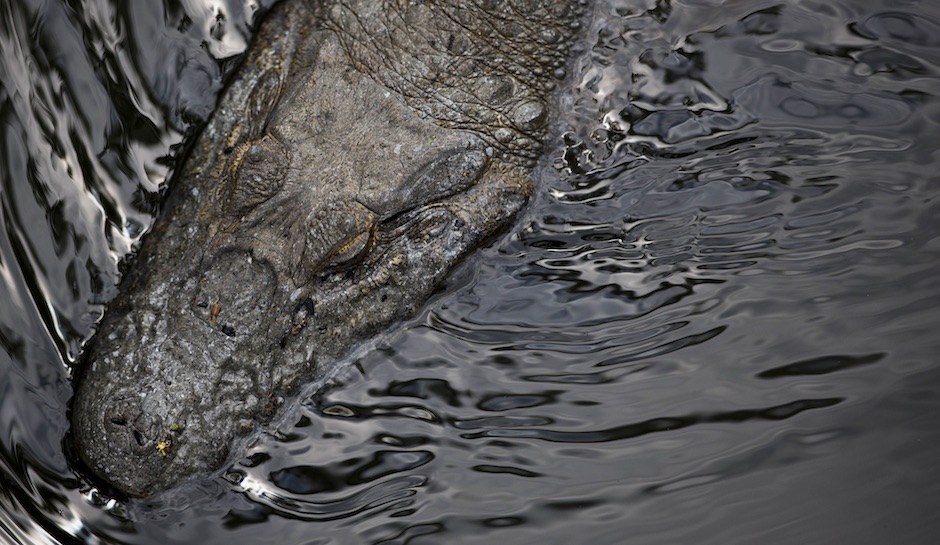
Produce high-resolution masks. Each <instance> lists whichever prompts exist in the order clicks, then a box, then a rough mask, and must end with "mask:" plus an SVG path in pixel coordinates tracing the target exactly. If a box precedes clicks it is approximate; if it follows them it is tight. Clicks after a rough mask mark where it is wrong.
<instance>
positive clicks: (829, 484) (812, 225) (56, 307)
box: [0, 0, 940, 543]
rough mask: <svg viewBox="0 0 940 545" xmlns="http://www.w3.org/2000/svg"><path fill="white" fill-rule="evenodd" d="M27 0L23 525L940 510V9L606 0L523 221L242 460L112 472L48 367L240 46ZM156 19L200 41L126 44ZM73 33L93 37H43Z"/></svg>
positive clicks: (914, 536) (397, 532) (511, 527)
mask: <svg viewBox="0 0 940 545" xmlns="http://www.w3.org/2000/svg"><path fill="white" fill-rule="evenodd" d="M23 5H24V6H26V7H16V8H13V7H4V8H2V9H3V25H4V26H3V27H2V28H0V30H2V32H0V39H2V40H3V42H2V51H3V55H2V57H0V62H2V63H4V65H3V70H0V73H3V74H7V75H5V76H3V79H2V80H0V81H2V83H3V87H2V93H4V94H2V95H0V98H2V100H0V104H2V105H3V109H2V118H0V120H2V123H3V130H4V138H3V150H2V153H3V154H4V155H3V160H2V165H3V168H4V171H3V172H4V174H3V176H4V177H3V184H4V185H3V190H2V194H0V197H2V204H3V208H2V209H0V213H2V217H3V219H4V221H3V222H2V223H0V225H2V229H3V233H2V234H3V238H2V241H3V244H2V246H0V250H2V253H0V272H2V276H3V282H2V283H0V285H2V288H0V289H2V290H3V295H2V297H3V299H2V300H3V301H9V302H10V304H9V305H5V306H4V308H3V309H0V312H2V315H0V318H2V320H0V345H2V347H3V350H2V351H0V368H2V369H3V373H4V379H3V380H2V382H0V384H2V388H3V390H2V391H0V419H2V425H0V429H2V430H4V435H3V436H2V439H0V445H2V463H3V465H2V468H0V469H2V471H3V475H4V483H5V484H4V485H3V492H4V493H3V494H2V495H0V504H2V506H0V529H2V530H3V531H4V532H5V537H8V538H11V539H15V538H12V537H10V536H15V535H17V532H21V533H22V532H25V530H17V528H18V527H23V526H26V525H28V524H30V525H31V526H32V527H34V528H42V529H43V530H42V532H45V533H47V534H49V535H51V536H54V537H55V538H57V539H59V540H62V541H68V539H69V536H70V535H71V536H79V537H80V538H83V539H89V540H92V541H93V540H94V539H92V538H96V539H97V538H98V537H100V538H101V539H104V540H115V541H119V542H128V543H157V542H160V543H165V542H180V543H185V542H192V541H194V540H196V539H198V540H200V541H201V542H206V543H217V542H218V543H222V542H231V541H232V540H233V539H234V540H236V541H238V540H243V541H252V540H259V539H268V538H269V537H270V536H273V535H276V536H278V540H279V541H282V542H284V543H365V542H368V543H405V542H408V543H442V542H446V543H478V542H479V543H483V542H491V541H492V540H494V539H498V540H501V541H504V542H520V543H527V542H534V541H537V540H538V541H547V542H551V543H554V542H558V543H561V542H567V543H582V542H588V541H591V542H603V543H608V542H624V541H625V540H627V539H629V541H630V542H635V543H693V542H694V543H754V542H756V541H762V542H773V543H793V542H804V543H832V542H836V541H840V542H841V541H853V542H858V543H882V542H904V543H932V542H933V540H934V539H935V538H934V536H935V535H937V534H938V532H940V515H938V511H937V506H938V505H940V465H938V464H937V462H936V460H937V459H940V432H938V431H937V430H938V429H940V427H938V424H940V422H938V417H937V415H938V414H940V412H938V411H940V395H938V393H937V392H938V388H940V371H938V369H937V359H936V358H937V354H938V353H940V341H937V340H936V337H935V335H934V330H935V329H936V326H937V324H938V318H940V316H938V312H940V311H938V310H937V309H938V302H940V288H938V286H937V283H936V282H935V281H934V278H935V271H936V267H937V265H936V264H937V263H938V257H940V256H938V253H940V208H938V204H937V196H938V194H940V185H938V182H940V180H938V176H937V168H936V166H937V164H938V161H940V156H938V152H937V144H936V142H937V137H938V134H940V132H938V124H940V107H938V105H940V101H938V97H937V89H940V86H938V69H940V53H938V52H940V49H938V46H940V9H937V8H935V7H933V6H931V5H923V4H921V5H918V4H915V3H907V2H887V1H884V2H865V3H858V2H847V1H846V2H836V3H821V2H740V3H724V4H720V5H719V3H716V2H708V1H697V2H681V3H680V2H676V1H673V2H669V1H665V0H663V1H658V2H654V1H652V0H650V1H644V0H636V1H630V2H610V3H600V4H599V5H597V7H596V11H597V14H596V16H595V19H594V21H593V23H592V25H591V28H590V29H589V32H588V38H587V41H586V43H585V48H584V51H583V53H582V54H581V55H580V56H579V57H578V59H576V61H575V65H574V67H573V69H572V72H573V80H572V85H571V89H570V90H569V91H568V92H567V93H565V94H564V96H563V97H562V98H561V99H560V104H561V108H560V109H561V120H560V122H559V127H558V128H559V130H558V132H559V134H561V135H562V136H560V137H559V138H558V141H557V143H556V144H555V145H554V149H553V151H552V153H551V154H550V155H549V156H548V157H547V158H546V159H545V161H544V164H543V167H542V169H541V177H542V180H541V188H542V191H540V193H539V195H538V196H537V197H536V198H535V200H534V202H533V203H532V205H531V206H530V209H529V211H528V213H527V215H526V217H525V218H523V219H522V220H521V221H520V223H519V225H518V226H517V228H516V229H515V230H514V232H513V233H511V234H510V235H509V236H507V237H506V238H505V239H503V240H501V241H498V242H497V244H496V245H495V247H494V248H491V249H489V250H486V251H484V252H482V253H481V255H480V256H479V258H478V259H475V260H472V261H471V262H470V263H468V264H467V265H466V266H465V267H464V270H463V271H461V272H460V273H459V274H457V275H456V276H455V279H454V281H453V282H452V285H451V286H450V287H449V289H448V290H446V291H445V292H444V293H443V294H442V295H441V296H440V297H439V298H437V299H436V300H435V301H433V302H432V303H431V304H429V305H428V307H427V308H426V309H425V310H424V311H423V313H422V314H421V315H419V316H418V317H416V318H415V319H414V320H412V321H410V322H408V323H407V324H405V325H404V327H402V328H401V329H400V330H399V332H398V333H396V334H395V335H393V336H391V337H389V338H387V339H384V340H381V341H380V342H379V343H378V346H377V348H376V349H375V350H372V351H369V352H367V353H366V354H364V355H362V356H361V357H360V358H358V359H357V360H356V361H355V362H353V364H351V365H350V366H349V367H348V368H347V369H346V371H345V372H344V373H342V374H341V375H340V376H338V377H336V378H335V384H333V385H332V386H330V387H328V388H324V389H322V390H320V391H315V392H311V393H310V394H309V395H307V396H306V397H304V398H303V399H301V400H300V401H299V402H298V403H297V405H296V406H295V408H294V409H293V411H292V412H291V413H290V414H287V415H286V416H285V417H284V418H283V420H282V425H281V426H280V427H279V428H278V429H277V431H272V432H271V433H269V434H267V435H264V436H262V437H259V438H257V440H256V441H255V442H254V443H253V444H251V445H250V446H248V447H246V449H245V451H244V456H243V458H242V459H241V460H239V461H237V462H236V463H234V464H233V465H232V466H231V467H229V468H227V469H226V471H225V473H224V474H223V475H222V476H220V477H217V478H214V479H207V480H205V481H200V482H196V483H193V484H191V485H188V486H186V487H184V488H183V489H181V490H178V491H176V492H174V493H172V494H169V495H166V496H163V497H159V498H153V499H150V500H146V501H137V502H130V503H128V504H122V503H120V502H114V501H113V500H109V499H108V498H104V497H102V496H100V495H98V494H97V493H96V492H95V491H94V490H92V489H90V488H89V487H88V486H87V485H85V484H83V483H84V481H83V478H82V476H81V475H78V474H75V473H73V471H72V470H71V469H70V468H69V467H68V465H67V459H68V458H67V456H66V455H65V453H63V452H62V445H61V438H62V437H63V435H64V433H65V430H66V427H67V420H66V418H65V410H66V403H67V399H68V396H69V394H70V390H69V385H68V381H67V378H66V372H65V367H64V366H63V363H69V362H71V360H72V359H73V358H74V357H75V355H76V353H77V350H78V347H79V345H80V343H81V342H82V341H83V340H84V339H86V338H87V336H88V335H89V334H90V332H91V324H92V323H93V321H94V319H95V318H96V317H97V316H98V313H100V311H101V306H100V304H101V303H102V302H103V300H104V299H106V298H107V297H109V296H110V295H112V294H113V288H112V287H111V286H112V284H113V282H114V281H115V279H116V278H117V267H116V262H117V258H118V257H119V256H121V255H123V253H124V252H126V251H127V250H128V249H129V248H130V247H131V245H132V244H133V242H134V241H136V240H137V238H138V237H139V235H140V232H141V230H142V229H144V228H146V226H148V225H149V223H150V218H151V216H152V213H153V206H154V202H155V195H154V193H155V191H156V190H157V188H158V186H159V184H160V182H161V180H162V177H163V176H166V174H167V164H168V163H167V161H166V159H164V157H166V156H167V155H168V154H170V153H171V152H172V146H173V145H175V144H176V143H177V142H180V139H181V137H182V133H181V131H182V130H184V129H185V128H186V125H187V124H188V123H191V122H193V121H195V120H198V119H201V118H203V117H205V115H206V112H207V111H208V109H209V108H211V104H212V100H211V99H209V98H205V96H204V95H205V94H206V93H205V92H204V91H205V90H213V89H216V88H217V86H218V85H219V79H218V78H219V76H218V74H219V72H218V71H219V70H220V68H219V66H218V65H216V64H214V63H212V62H210V60H211V59H209V58H208V57H207V56H205V54H204V53H200V54H201V55H202V56H200V54H196V53H194V51H196V52H199V51H202V50H201V49H199V47H198V46H197V47H196V48H195V49H192V48H193V45H192V44H193V43H194V42H192V40H197V41H196V42H195V43H197V44H198V43H199V40H200V39H201V38H196V37H198V36H210V38H206V39H207V40H208V41H207V42H206V43H207V44H208V46H207V47H208V50H209V51H210V52H212V53H213V54H215V55H216V56H219V57H221V56H224V55H226V54H227V52H228V49H226V47H228V46H224V47H223V46H221V45H212V44H213V43H215V42H213V41H212V39H211V37H212V36H215V35H217V34H218V32H219V31H218V28H219V27H218V26H217V25H216V26H213V24H211V21H213V20H217V19H213V18H212V17H208V18H206V17H205V16H203V19H199V18H198V16H197V15H194V14H197V12H198V10H197V9H196V7H195V5H190V4H188V3H186V4H184V5H183V6H182V7H180V6H178V5H176V4H173V3H169V4H168V6H169V7H168V8H167V10H168V11H167V15H166V16H165V17H164V18H163V19H162V20H164V21H173V23H172V24H170V23H168V24H167V26H166V29H162V28H158V29H156V30H153V29H151V30H150V31H147V32H144V31H143V30H141V29H145V28H150V27H146V25H152V24H153V20H154V19H153V18H152V17H150V16H144V15H141V14H134V13H124V12H120V16H119V17H116V16H115V15H114V10H113V8H107V9H110V10H111V11H107V10H106V9H105V8H106V7H107V5H103V6H97V8H96V9H97V10H98V11H95V10H85V11H73V10H71V9H70V8H67V7H65V6H57V5H55V4H54V3H46V4H44V6H45V8H44V9H45V12H43V13H37V12H36V10H35V9H33V8H31V7H30V4H29V3H26V4H23ZM137 9H139V8H137ZM151 9H155V8H151ZM230 9H231V11H230V12H228V13H231V14H236V15H233V16H230V17H228V18H223V21H238V20H244V19H245V15H244V14H245V12H244V11H241V10H242V9H243V7H242V6H241V4H239V6H238V7H230ZM18 10H19V11H18ZM31 10H32V11H31ZM56 10H59V12H56ZM184 14H187V15H185V16H184ZM238 14H241V15H238ZM186 18H188V19H190V20H191V22H190V23H189V24H188V25H187V24H181V23H179V21H182V20H183V19H186ZM35 21H41V22H42V23H43V24H37V23H36V22H35ZM199 21H202V22H199ZM207 21H208V23H207ZM56 25H60V26H56ZM60 28H78V29H80V30H79V31H73V32H72V33H71V34H70V33H68V32H65V31H63V30H55V29H60ZM232 28H234V29H235V30H231V31H229V32H228V33H222V35H232V33H233V32H235V31H236V30H237V28H240V27H238V26H236V27H232ZM28 29H29V30H28ZM193 29H195V30H193ZM28 32H32V34H24V33H28ZM43 32H46V33H47V35H54V36H57V37H59V39H58V41H56V43H55V44H47V45H41V44H42V43H44V42H41V39H42V38H41V37H42V36H43V35H44V34H43ZM213 32H215V33H216V34H213ZM48 33H53V34H48ZM200 33H201V34H200ZM238 36H244V34H238ZM145 38H146V39H147V40H154V42H153V44H164V46H165V47H167V48H169V50H170V51H175V52H177V53H176V54H177V56H176V57H174V58H176V59H177V60H178V59H188V62H182V63H180V62H176V63H169V64H163V63H161V62H159V61H160V59H159V58H154V57H153V56H146V58H145V59H141V58H139V57H140V50H141V48H144V47H145V46H142V45H136V46H135V45H133V44H134V43H136V42H135V40H144V39H145ZM33 39H36V40H40V41H39V42H35V43H34V41H33ZM66 39H72V40H73V42H74V43H72V45H70V46H67V48H66V49H65V51H68V50H69V49H74V50H81V51H87V52H88V56H89V59H90V60H88V61H87V62H86V65H87V66H86V67H84V68H83V67H81V66H79V65H78V63H76V62H71V63H70V64H69V65H68V67H63V66H59V65H57V64H56V62H57V61H56V59H57V58H60V57H57V55H60V56H61V55H64V54H65V53H56V51H60V49H56V48H57V47H60V48H65V47H66V46H65V45H63V44H65V43H66V42H65V41H66ZM242 39H243V38H242ZM37 43H38V44H40V45H36V44H37ZM148 43H149V42H148ZM233 43H235V45H233V46H232V47H235V48H236V49H237V47H238V45H237V44H238V43H239V42H237V41H236V42H233ZM153 44H150V46H151V47H152V46H153ZM187 48H189V49H187ZM187 51H188V52H189V53H185V52H187ZM181 52H182V53H181ZM71 56H74V54H72V55H69V58H71ZM24 59H25V60H24ZM30 59H32V60H30ZM17 63H19V64H17ZM60 64H62V63H61V62H60ZM166 66H170V67H172V69H173V70H180V72H178V73H177V72H174V73H173V75H171V76H167V78H166V79H161V78H160V77H158V76H160V75H161V74H162V75H166V73H165V72H162V71H166V70H168V69H167V68H166ZM227 66H228V65H225V64H223V66H222V67H221V70H224V69H225V68H226V67H227ZM30 67H35V69H32V70H30V69H29V68H30ZM187 67H188V68H187ZM187 70H190V71H187ZM104 76H106V77H104ZM102 81H106V82H108V83H107V84H106V85H102V84H101V83H100V82H102ZM158 81H159V82H161V83H157V82H158ZM200 82H202V83H200ZM187 86H189V87H187ZM213 92H214V91H213ZM210 94H211V93H210ZM200 100H201V101H202V102H200ZM180 183H185V181H181V182H180ZM28 521H31V522H28ZM38 532H40V530H38V529H37V530H35V531H34V534H32V535H38ZM96 536H97V537H96ZM32 539H34V540H35V539H38V538H35V537H34V538H32ZM20 541H22V542H27V541H28V539H27V538H25V537H21V538H20Z"/></svg>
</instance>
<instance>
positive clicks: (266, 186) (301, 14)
mask: <svg viewBox="0 0 940 545" xmlns="http://www.w3.org/2000/svg"><path fill="white" fill-rule="evenodd" d="M459 4H461V2H457V1H444V0H441V1H430V2H415V3H413V5H412V4H411V3H409V2H405V1H402V2H396V1H388V2H376V1H367V0H362V1H359V2H337V3H335V4H333V5H330V6H326V7H324V8H322V11H321V12H320V13H319V14H317V13H315V11H316V10H315V9H314V8H313V7H312V6H308V5H305V4H303V3H300V2H294V3H289V4H286V5H282V6H280V7H279V8H277V9H276V10H275V11H274V12H273V13H272V14H270V15H269V20H268V21H267V22H266V23H265V25H264V26H263V28H262V30H261V31H260V32H259V35H258V37H257V43H256V45H255V47H254V48H253V52H252V53H251V54H250V55H249V58H248V60H247V61H246V64H245V66H244V67H243V69H242V71H241V73H240V75H239V78H238V79H237V80H236V81H235V82H234V83H233V84H232V86H231V87H230V88H229V89H228V90H227V92H226V95H225V96H224V97H223V99H222V101H221V103H220V106H219V109H218V110H217V112H216V114H215V115H214V117H213V120H212V122H211V123H210V125H209V126H208V127H207V128H206V130H205V131H204V133H203V134H202V135H201V136H200V138H199V140H198V141H197V144H196V145H195V147H194V149H193V151H192V154H191V157H190V159H189V160H188V161H187V163H186V164H185V166H184V168H183V169H182V172H181V174H180V175H179V176H178V177H177V181H176V184H177V185H178V187H175V188H174V191H173V192H171V194H170V196H169V198H168V201H167V203H166V205H165V209H164V214H163V216H162V217H161V218H160V220H159V221H158V222H157V225H156V227H155V228H154V230H153V232H152V233H151V234H150V235H148V237H147V239H146V240H145V241H144V244H143V245H142V248H141V251H140V253H139V255H138V257H137V259H136V261H135V263H134V264H133V266H132V268H131V270H130V271H129V272H128V274H127V276H126V278H125V280H124V284H123V285H122V289H121V295H120V296H119V297H118V298H117V299H115V301H113V302H112V304H111V306H110V308H109V310H108V312H107V314H106V317H105V319H104V320H103V321H102V323H101V325H100V327H99V331H98V335H97V337H96V339H95V340H94V341H93V342H92V344H91V345H90V346H89V349H88V351H87V354H86V367H85V369H84V371H83V373H82V375H81V376H80V377H79V384H78V389H77V393H76V397H75V400H74V404H73V411H72V422H73V434H72V435H73V437H74V440H75V445H76V449H77V452H78V453H79V455H80V456H81V457H82V459H83V460H84V461H85V462H86V463H87V465H88V467H89V468H90V469H91V470H92V471H94V472H95V473H96V474H97V475H98V476H99V477H101V478H103V479H105V480H106V481H108V482H110V483H111V484H112V485H114V486H115V487H116V488H117V489H119V490H122V491H124V492H125V493H127V494H129V495H135V496H146V495H150V494H153V493H155V492H158V491H161V490H165V489H167V488H169V487H171V486H173V485H175V484H177V483H179V482H181V481H182V480H185V479H187V478H189V477H191V476H193V475H196V474H205V473H209V472H211V471H213V470H216V469H218V468H219V467H220V466H221V465H222V464H223V462H224V461H225V460H226V458H227V457H228V455H229V451H230V449H231V445H232V444H233V441H234V440H235V439H236V438H238V437H241V436H244V435H246V434H247V433H249V432H250V431H251V430H253V429H255V428H256V427H257V426H260V425H263V424H264V423H266V422H267V421H269V420H270V419H271V417H272V416H273V415H274V413H275V412H276V410H277V409H278V406H279V405H281V404H282V402H283V399H284V397H285V396H288V395H290V394H291V393H292V392H294V391H296V389H297V388H298V387H299V386H300V385H302V384H303V383H305V382H309V381H311V380H313V379H315V378H317V377H318V376H322V375H323V374H324V373H326V372H328V371H329V370H330V369H332V368H333V367H335V365H336V364H337V363H338V362H339V361H341V359H342V358H343V357H344V355H347V354H348V353H349V352H350V351H351V350H352V349H353V348H355V347H356V346H357V345H358V344H361V343H362V342H363V341H365V340H367V339H369V338H371V337H373V336H375V335H377V334H379V333H381V332H382V331H383V330H385V329H386V328H387V327H388V326H389V325H390V324H392V323H394V322H395V321H397V320H400V319H402V318H404V317H407V316H409V315H412V314H413V313H414V312H415V311H416V309H417V308H418V307H419V306H420V305H422V304H423V303H424V301H426V299H427V298H428V297H429V295H430V294H431V293H432V291H433V290H434V289H435V288H436V287H437V286H438V285H439V284H440V283H441V282H442V280H443V279H444V278H445V277H446V275H447V273H448V272H449V271H450V270H451V269H452V267H453V266H454V264H455V263H456V262H457V261H458V260H459V259H461V257H463V256H465V255H466V254H467V253H468V252H469V251H471V250H472V249H474V248H475V247H477V246H479V244H481V242H482V241H484V240H485V239H486V238H487V237H490V236H492V235H494V234H495V233H497V232H499V231H500V230H501V229H503V228H505V227H506V226H507V224H508V223H509V222H511V221H512V219H513V217H514V216H515V214H516V213H517V212H518V211H519V209H520V208H521V207H522V206H523V205H524V203H525V201H526V199H527V197H528V195H529V194H530V192H531V190H532V182H531V170H532V167H533V165H534V161H535V159H536V158H537V157H538V155H539V153H540V151H541V146H542V141H543V139H544V137H545V130H546V125H547V119H548V111H549V108H548V104H549V102H548V99H549V97H550V96H551V91H552V89H553V87H554V81H555V80H556V79H557V78H559V77H562V76H563V69H562V67H563V65H564V62H565V58H566V56H567V50H568V47H569V45H570V43H571V41H572V40H573V37H574V34H575V32H576V30H577V28H578V26H579V25H578V19H579V18H580V16H581V12H582V11H583V8H581V7H574V4H573V3H571V2H568V1H561V0H533V1H529V0H512V1H485V0H480V1H478V2H470V3H466V4H467V5H465V6H463V7H459V8H458V7H456V6H457V5H459Z"/></svg>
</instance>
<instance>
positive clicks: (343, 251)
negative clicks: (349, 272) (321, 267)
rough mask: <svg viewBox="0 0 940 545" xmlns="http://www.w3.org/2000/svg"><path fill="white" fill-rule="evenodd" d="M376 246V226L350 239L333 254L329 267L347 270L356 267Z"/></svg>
mask: <svg viewBox="0 0 940 545" xmlns="http://www.w3.org/2000/svg"><path fill="white" fill-rule="evenodd" d="M374 246H375V226H374V225H373V226H371V227H370V228H369V230H367V231H363V232H361V233H359V234H358V235H356V236H354V237H352V238H350V239H349V240H347V241H346V242H344V243H343V244H342V245H340V247H339V248H337V250H336V252H334V253H333V255H332V257H331V258H330V260H329V267H331V268H339V269H347V268H349V267H354V266H356V265H358V264H359V263H362V260H363V259H365V257H366V256H367V255H369V252H371V251H372V248H373V247H374Z"/></svg>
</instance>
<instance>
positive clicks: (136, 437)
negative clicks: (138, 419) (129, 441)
mask: <svg viewBox="0 0 940 545" xmlns="http://www.w3.org/2000/svg"><path fill="white" fill-rule="evenodd" d="M134 441H137V444H138V445H140V446H144V434H142V433H140V432H139V431H137V430H134Z"/></svg>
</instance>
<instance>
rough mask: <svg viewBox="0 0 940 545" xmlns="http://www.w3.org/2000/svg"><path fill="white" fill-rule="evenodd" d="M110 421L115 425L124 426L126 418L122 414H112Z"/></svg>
mask: <svg viewBox="0 0 940 545" xmlns="http://www.w3.org/2000/svg"><path fill="white" fill-rule="evenodd" d="M111 423H112V424H114V425H116V426H126V425H127V419H126V418H124V417H123V416H112V417H111Z"/></svg>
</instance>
